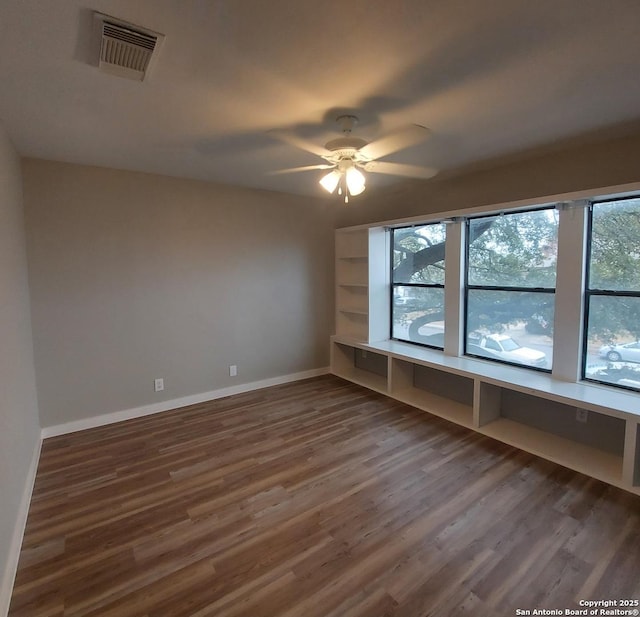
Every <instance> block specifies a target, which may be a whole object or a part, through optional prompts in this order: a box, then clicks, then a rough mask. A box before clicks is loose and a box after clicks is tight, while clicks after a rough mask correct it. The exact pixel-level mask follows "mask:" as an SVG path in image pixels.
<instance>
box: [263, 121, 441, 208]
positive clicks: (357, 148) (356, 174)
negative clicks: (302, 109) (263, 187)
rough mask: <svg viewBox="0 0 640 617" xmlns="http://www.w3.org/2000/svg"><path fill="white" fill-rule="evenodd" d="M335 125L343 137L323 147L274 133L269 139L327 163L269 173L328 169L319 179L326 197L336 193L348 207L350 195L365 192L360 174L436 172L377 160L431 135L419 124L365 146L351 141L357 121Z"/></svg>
mask: <svg viewBox="0 0 640 617" xmlns="http://www.w3.org/2000/svg"><path fill="white" fill-rule="evenodd" d="M336 122H337V123H338V124H339V125H340V127H341V129H342V133H343V136H342V137H338V138H337V139H332V140H331V141H329V142H327V143H326V144H325V145H324V147H323V146H319V145H316V144H314V143H313V142H309V141H307V140H305V139H302V138H300V137H298V136H297V135H293V134H292V133H290V132H288V131H283V130H273V131H269V133H270V135H272V136H273V137H275V138H276V139H279V140H280V141H283V142H285V143H287V144H290V145H292V146H295V147H296V148H300V149H302V150H305V151H306V152H310V153H311V154H315V155H317V156H319V157H321V158H323V159H324V160H325V161H326V163H321V164H319V165H307V166H305V167H291V168H289V169H280V170H278V171H274V172H271V174H272V175H278V174H288V173H295V172H299V171H312V170H316V169H329V170H331V171H329V172H328V173H327V174H326V175H324V176H323V177H322V178H321V179H320V185H321V186H322V188H324V189H325V190H326V191H328V192H329V193H333V192H335V190H336V188H337V189H338V195H344V202H345V203H349V196H350V195H360V193H362V192H363V191H364V189H365V184H366V178H365V175H364V174H363V173H362V170H363V171H366V172H370V173H378V174H390V175H395V176H406V177H409V178H423V179H426V178H431V177H432V176H434V175H435V174H436V173H438V172H437V170H435V169H432V168H430V167H420V166H418V165H405V164H403V163H389V162H385V161H378V160H377V159H379V158H382V157H384V156H387V155H388V154H392V153H393V152H397V151H398V150H403V149H404V148H408V147H410V146H414V145H416V144H419V143H420V142H422V141H424V140H425V139H426V138H427V137H428V136H429V134H430V133H431V131H430V130H429V129H428V128H425V127H424V126H420V125H418V124H410V125H409V126H406V127H403V128H401V129H398V130H396V131H393V132H391V133H389V134H387V135H386V136H385V137H382V138H381V139H377V140H376V141H372V142H368V141H365V140H364V139H360V138H359V137H352V136H351V131H352V130H353V127H354V126H355V125H356V124H357V122H358V118H357V117H356V116H352V115H344V116H338V118H336Z"/></svg>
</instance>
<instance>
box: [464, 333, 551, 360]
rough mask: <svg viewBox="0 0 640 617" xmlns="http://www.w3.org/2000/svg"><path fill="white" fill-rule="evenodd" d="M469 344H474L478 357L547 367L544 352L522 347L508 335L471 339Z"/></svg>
mask: <svg viewBox="0 0 640 617" xmlns="http://www.w3.org/2000/svg"><path fill="white" fill-rule="evenodd" d="M469 342H472V343H473V344H474V352H475V353H478V355H483V356H486V357H489V358H498V359H500V360H504V361H505V362H515V363H517V364H524V365H526V366H535V367H538V368H543V367H545V366H547V356H546V354H545V353H544V352H542V351H538V350H537V349H531V347H522V345H519V344H518V343H516V341H514V340H513V339H512V338H511V337H510V336H507V335H506V334H487V335H486V336H482V337H481V338H480V339H479V340H472V339H471V337H470V341H469Z"/></svg>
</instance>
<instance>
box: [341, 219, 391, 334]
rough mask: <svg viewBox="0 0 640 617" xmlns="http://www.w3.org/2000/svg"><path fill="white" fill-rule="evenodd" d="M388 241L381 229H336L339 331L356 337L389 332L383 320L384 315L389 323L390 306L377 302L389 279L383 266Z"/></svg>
mask: <svg viewBox="0 0 640 617" xmlns="http://www.w3.org/2000/svg"><path fill="white" fill-rule="evenodd" d="M386 242H387V237H386V234H385V233H384V231H383V230H380V229H378V230H372V229H368V228H361V229H349V230H345V231H343V232H337V233H336V264H335V268H336V333H337V334H340V335H342V336H346V337H349V338H351V339H354V340H357V341H369V340H376V339H378V338H384V337H385V336H386V326H385V325H384V324H385V319H386V323H387V324H388V319H389V307H388V306H386V307H385V306H383V305H382V304H379V305H378V303H377V302H376V298H377V297H379V296H380V293H385V292H384V290H385V286H386V285H387V283H388V278H387V272H386V271H387V269H386V268H385V266H384V252H385V243H386ZM378 262H381V263H378ZM374 303H375V306H372V304H374ZM374 316H375V317H374Z"/></svg>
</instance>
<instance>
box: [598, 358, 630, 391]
mask: <svg viewBox="0 0 640 617" xmlns="http://www.w3.org/2000/svg"><path fill="white" fill-rule="evenodd" d="M589 377H591V378H593V379H598V380H600V381H605V382H609V383H616V384H618V385H620V386H627V387H628V388H636V389H640V368H636V367H633V366H629V365H626V364H624V363H623V362H614V363H611V364H609V366H608V367H606V368H602V369H600V370H598V371H595V372H594V373H591V374H590V375H589Z"/></svg>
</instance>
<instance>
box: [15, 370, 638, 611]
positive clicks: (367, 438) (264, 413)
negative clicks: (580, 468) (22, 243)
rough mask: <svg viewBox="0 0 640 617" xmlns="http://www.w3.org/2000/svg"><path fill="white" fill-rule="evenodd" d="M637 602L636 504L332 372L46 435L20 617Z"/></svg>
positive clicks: (20, 584)
mask: <svg viewBox="0 0 640 617" xmlns="http://www.w3.org/2000/svg"><path fill="white" fill-rule="evenodd" d="M621 598H631V599H640V498H638V497H636V496H633V495H631V494H629V493H625V492H624V491H621V490H618V489H615V488H613V487H610V486H608V485H606V484H603V483H600V482H598V481H596V480H593V479H591V478H588V477H586V476H583V475H580V474H577V473H574V472H572V471H569V470H567V469H565V468H563V467H559V466H557V465H554V464H552V463H549V462H547V461H543V460H541V459H538V458H536V457H534V456H532V455H529V454H526V453H524V452H521V451H519V450H517V449H515V448H512V447H509V446H506V445H504V444H501V443H499V442H496V441H493V440H491V439H489V438H486V437H483V436H481V435H479V434H477V433H474V432H472V431H469V430H466V429H464V428H461V427H458V426H456V425H452V424H450V423H448V422H445V421H443V420H440V419H438V418H435V417H433V416H430V415H429V414H426V413H424V412H420V411H417V410H415V409H413V408H411V407H408V406H406V405H403V404H400V403H398V402H397V401H394V400H391V399H388V398H386V397H384V396H382V395H378V394H376V393H373V392H371V391H369V390H366V389H364V388H360V387H358V386H355V385H353V384H350V383H348V382H345V381H343V380H341V379H338V378H336V377H333V376H326V377H320V378H315V379H309V380H305V381H300V382H296V383H293V384H287V385H284V386H278V387H274V388H269V389H265V390H260V391H256V392H251V393H248V394H243V395H238V396H233V397H229V398H226V399H220V400H217V401H213V402H211V403H206V404H201V405H194V406H191V407H187V408H183V409H180V410H176V411H172V412H167V413H163V414H158V415H155V416H149V417H146V418H141V419H138V420H131V421H127V422H122V423H120V424H116V425H111V426H107V427H103V428H98V429H92V430H88V431H83V432H79V433H75V434H72V435H67V436H62V437H56V438H52V439H47V440H46V441H45V442H44V445H43V450H42V456H41V460H40V466H39V469H38V475H37V479H36V485H35V490H34V495H33V500H32V503H31V509H30V513H29V519H28V523H27V529H26V534H25V538H24V545H23V548H22V553H21V557H20V564H19V568H18V574H17V578H16V584H15V588H14V592H13V598H12V604H11V609H10V615H11V616H12V617H18V616H20V617H23V616H24V617H27V616H28V617H45V616H46V617H62V616H65V617H66V616H69V617H70V616H74V617H79V616H83V617H85V616H86V617H97V616H100V617H161V616H162V617H166V616H190V617H196V616H197V617H205V616H215V617H241V616H246V617H260V616H264V617H274V616H279V617H316V616H318V617H320V616H321V617H346V616H358V617H369V616H370V617H374V616H375V617H381V616H391V615H394V616H402V617H414V616H415V617H424V616H426V615H433V616H441V615H442V616H445V615H446V616H454V615H464V614H469V615H474V616H477V617H485V616H487V617H493V616H500V615H515V614H516V609H518V608H520V609H529V610H531V611H533V609H535V608H538V609H540V608H547V609H553V608H556V609H557V608H561V609H564V608H578V605H577V602H578V601H579V600H581V599H583V600H602V599H607V600H608V599H615V600H618V599H621Z"/></svg>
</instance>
